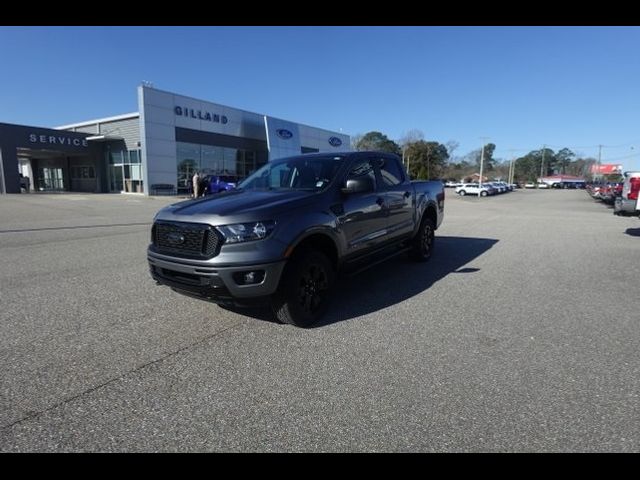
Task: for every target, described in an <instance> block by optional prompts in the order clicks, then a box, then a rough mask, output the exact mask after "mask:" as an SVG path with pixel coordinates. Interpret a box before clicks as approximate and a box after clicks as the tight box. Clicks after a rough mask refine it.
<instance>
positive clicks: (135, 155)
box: [129, 150, 140, 163]
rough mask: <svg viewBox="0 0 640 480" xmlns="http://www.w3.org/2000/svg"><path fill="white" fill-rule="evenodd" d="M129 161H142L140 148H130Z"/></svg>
mask: <svg viewBox="0 0 640 480" xmlns="http://www.w3.org/2000/svg"><path fill="white" fill-rule="evenodd" d="M129 163H140V150H129Z"/></svg>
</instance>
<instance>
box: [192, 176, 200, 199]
mask: <svg viewBox="0 0 640 480" xmlns="http://www.w3.org/2000/svg"><path fill="white" fill-rule="evenodd" d="M191 180H192V182H193V198H198V197H199V196H200V175H198V171H197V170H196V172H195V173H194V174H193V178H192V179H191Z"/></svg>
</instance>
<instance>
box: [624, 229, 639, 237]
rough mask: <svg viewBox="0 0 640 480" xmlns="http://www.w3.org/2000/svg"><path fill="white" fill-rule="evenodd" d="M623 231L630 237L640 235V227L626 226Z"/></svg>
mask: <svg viewBox="0 0 640 480" xmlns="http://www.w3.org/2000/svg"><path fill="white" fill-rule="evenodd" d="M624 233H626V234H627V235H630V236H632V237H640V228H627V229H626V230H625V232H624Z"/></svg>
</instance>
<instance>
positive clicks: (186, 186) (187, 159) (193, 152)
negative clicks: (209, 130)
mask: <svg viewBox="0 0 640 480" xmlns="http://www.w3.org/2000/svg"><path fill="white" fill-rule="evenodd" d="M176 150H177V151H176V157H177V161H178V165H177V167H178V171H177V174H178V193H185V192H188V191H189V190H190V188H191V177H193V174H194V172H195V171H197V170H200V156H201V153H202V147H201V145H198V144H196V143H184V142H177V144H176Z"/></svg>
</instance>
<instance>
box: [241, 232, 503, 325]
mask: <svg viewBox="0 0 640 480" xmlns="http://www.w3.org/2000/svg"><path fill="white" fill-rule="evenodd" d="M497 242H498V240H495V239H490V238H469V237H446V236H437V237H436V247H435V250H434V253H433V256H432V257H431V259H430V260H429V261H428V262H425V263H418V262H414V261H412V260H409V259H408V258H407V256H400V257H396V258H392V259H389V260H388V261H386V262H383V263H381V264H379V265H376V266H374V267H372V268H370V269H368V270H365V271H364V272H362V273H360V274H358V275H355V276H353V277H346V276H342V277H339V278H338V280H337V282H336V285H335V288H334V294H333V299H332V301H331V306H330V307H329V310H328V311H327V313H326V314H325V316H324V317H323V318H322V319H321V320H320V321H319V322H318V323H316V324H315V325H313V326H312V327H311V328H321V327H325V326H327V325H331V324H332V323H337V322H341V321H344V320H349V319H352V318H357V317H360V316H362V315H366V314H369V313H372V312H376V311H378V310H382V309H384V308H387V307H390V306H392V305H395V304H397V303H400V302H402V301H404V300H407V299H409V298H411V297H414V296H415V295H418V294H420V293H422V292H424V291H425V290H427V289H428V288H429V287H431V286H432V285H433V284H434V283H436V282H437V281H439V280H441V279H443V278H444V277H446V276H447V275H449V274H454V273H455V274H463V275H473V274H475V273H476V272H478V271H479V270H480V269H479V268H473V267H465V266H466V265H467V264H468V263H469V262H471V261H473V260H474V259H476V258H477V257H479V256H480V255H482V254H483V253H484V252H486V251H487V250H489V249H490V248H491V247H493V246H494V245H495V244H496V243H497ZM463 267H464V268H463ZM238 313H242V314H244V315H247V316H250V317H252V318H256V319H260V320H265V321H271V322H276V320H275V319H274V317H273V316H272V315H271V313H270V311H268V310H267V309H257V310H253V309H252V310H243V311H239V310H238Z"/></svg>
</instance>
